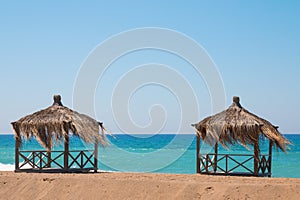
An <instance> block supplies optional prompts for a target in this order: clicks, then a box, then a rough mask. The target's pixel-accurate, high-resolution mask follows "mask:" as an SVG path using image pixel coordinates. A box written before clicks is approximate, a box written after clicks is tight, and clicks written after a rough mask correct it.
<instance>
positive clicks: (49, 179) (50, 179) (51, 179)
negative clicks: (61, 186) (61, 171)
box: [43, 178, 55, 183]
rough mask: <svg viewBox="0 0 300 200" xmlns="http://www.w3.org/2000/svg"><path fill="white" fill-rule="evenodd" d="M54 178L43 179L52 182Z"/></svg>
mask: <svg viewBox="0 0 300 200" xmlns="http://www.w3.org/2000/svg"><path fill="white" fill-rule="evenodd" d="M54 180H55V179H54V178H43V181H48V182H49V183H51V182H52V181H54Z"/></svg>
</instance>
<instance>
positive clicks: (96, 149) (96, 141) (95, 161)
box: [94, 139, 99, 172]
mask: <svg viewBox="0 0 300 200" xmlns="http://www.w3.org/2000/svg"><path fill="white" fill-rule="evenodd" d="M98 145H99V143H98V140H97V139H95V150H94V172H97V170H98Z"/></svg>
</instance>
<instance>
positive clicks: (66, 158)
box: [64, 134, 69, 171]
mask: <svg viewBox="0 0 300 200" xmlns="http://www.w3.org/2000/svg"><path fill="white" fill-rule="evenodd" d="M68 165H69V134H66V135H65V151H64V169H65V170H66V171H67V170H68Z"/></svg>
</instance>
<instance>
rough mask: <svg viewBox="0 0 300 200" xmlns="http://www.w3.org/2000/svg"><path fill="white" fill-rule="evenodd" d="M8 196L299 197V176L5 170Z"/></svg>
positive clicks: (1, 180) (0, 190) (2, 191)
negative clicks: (263, 176)
mask: <svg viewBox="0 0 300 200" xmlns="http://www.w3.org/2000/svg"><path fill="white" fill-rule="evenodd" d="M0 185H1V186H0V196H1V197H2V198H3V197H4V199H32V198H33V199H53V198H54V199H55V198H59V199H87V198H89V199H91V198H92V199H95V198H97V199H99V198H105V199H147V198H148V199H202V198H203V199H207V198H209V199H258V198H259V199H298V198H299V196H300V178H261V177H260V178H257V177H231V176H211V175H200V174H159V173H157V174H156V173H125V172H102V173H95V174H94V173H87V174H61V173H57V174H54V173H14V172H7V171H0Z"/></svg>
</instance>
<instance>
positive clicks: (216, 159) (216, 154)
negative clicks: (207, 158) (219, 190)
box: [214, 142, 218, 173]
mask: <svg viewBox="0 0 300 200" xmlns="http://www.w3.org/2000/svg"><path fill="white" fill-rule="evenodd" d="M217 166H218V142H216V144H215V156H214V172H215V173H216V171H217Z"/></svg>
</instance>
